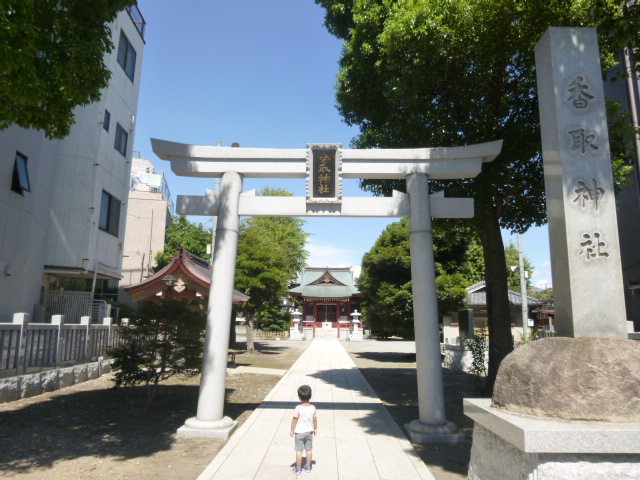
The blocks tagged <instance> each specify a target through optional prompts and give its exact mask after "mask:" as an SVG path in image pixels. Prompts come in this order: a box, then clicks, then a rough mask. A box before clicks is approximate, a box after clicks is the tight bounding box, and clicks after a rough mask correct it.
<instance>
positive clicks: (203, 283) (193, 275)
mask: <svg viewBox="0 0 640 480" xmlns="http://www.w3.org/2000/svg"><path fill="white" fill-rule="evenodd" d="M211 271H212V268H211V266H210V265H209V262H208V261H206V260H203V259H202V258H200V257H197V256H196V255H194V254H193V253H191V252H189V251H188V250H185V249H184V248H182V246H179V247H178V251H177V252H176V254H175V255H174V256H173V258H172V259H171V262H169V264H168V265H167V266H166V267H164V268H163V269H162V270H159V271H158V272H156V273H154V274H153V275H151V276H150V277H149V278H147V279H146V280H144V281H143V282H140V283H138V284H137V285H131V286H129V287H125V288H124V289H123V290H124V291H125V292H127V293H128V294H129V295H131V299H132V300H133V301H134V302H135V301H138V300H153V301H160V300H165V299H167V298H168V296H169V295H171V298H176V299H183V300H194V299H196V298H200V299H202V301H203V302H207V301H208V300H209V288H210V286H211ZM169 275H173V277H175V279H176V284H175V285H174V286H173V287H171V288H170V287H168V286H167V285H166V284H165V282H164V280H165V278H166V277H168V276H169ZM249 298H250V297H249V296H248V295H245V294H244V293H241V292H239V291H237V290H234V291H233V303H235V304H244V303H245V302H246V301H247V300H249Z"/></svg>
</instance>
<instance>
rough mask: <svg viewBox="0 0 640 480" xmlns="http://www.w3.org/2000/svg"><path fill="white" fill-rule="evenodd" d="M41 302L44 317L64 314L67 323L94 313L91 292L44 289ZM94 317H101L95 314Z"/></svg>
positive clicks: (77, 320) (76, 321)
mask: <svg viewBox="0 0 640 480" xmlns="http://www.w3.org/2000/svg"><path fill="white" fill-rule="evenodd" d="M40 304H41V305H43V306H44V310H45V311H44V318H51V317H52V316H53V315H64V319H65V322H66V323H80V318H82V317H89V316H91V314H92V310H93V295H92V293H91V292H71V291H68V290H44V291H43V292H42V297H41V299H40ZM105 316H107V315H105ZM93 318H101V317H99V316H94V317H93Z"/></svg>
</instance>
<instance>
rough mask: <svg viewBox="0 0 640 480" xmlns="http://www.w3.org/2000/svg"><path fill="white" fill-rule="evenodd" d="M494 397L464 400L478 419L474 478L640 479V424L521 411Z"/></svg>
mask: <svg viewBox="0 0 640 480" xmlns="http://www.w3.org/2000/svg"><path fill="white" fill-rule="evenodd" d="M490 402H491V401H490V400H489V399H465V400H464V413H465V414H466V415H467V416H468V417H470V418H471V419H472V420H474V422H475V426H474V429H473V447H472V449H471V459H470V461H469V475H468V478H469V479H472V480H493V479H496V478H508V479H510V480H532V479H537V480H560V479H563V480H564V479H580V478H588V479H589V480H613V479H629V478H640V424H624V423H612V422H594V421H566V420H559V419H554V418H549V417H533V416H529V415H519V414H514V413H508V412H506V411H505V410H503V409H496V408H492V407H491V406H490Z"/></svg>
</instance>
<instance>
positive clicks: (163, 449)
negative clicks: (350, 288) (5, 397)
mask: <svg viewBox="0 0 640 480" xmlns="http://www.w3.org/2000/svg"><path fill="white" fill-rule="evenodd" d="M309 343H310V342H293V341H281V342H278V341H269V342H259V351H257V352H246V351H244V350H242V347H243V345H240V347H241V348H240V350H239V351H238V353H237V355H236V366H251V367H260V368H264V369H269V368H270V369H279V370H286V369H288V368H289V367H291V365H293V363H294V362H295V361H296V360H297V359H298V357H299V356H300V354H301V353H302V351H303V350H304V349H305V348H306V347H307V346H308V345H309ZM342 345H343V346H344V347H345V349H346V350H347V351H348V352H349V354H350V355H351V358H352V359H353V360H354V362H355V363H356V365H357V366H358V368H359V369H360V371H361V372H362V374H363V375H364V376H365V378H366V379H367V381H368V382H369V383H370V385H371V386H372V387H373V389H374V390H375V391H376V393H377V394H378V396H379V397H380V399H381V400H382V401H383V403H384V404H385V405H386V406H387V408H388V410H389V412H390V413H391V415H392V416H393V418H394V419H395V420H396V422H397V423H398V424H399V425H400V426H401V427H403V428H404V425H405V424H406V423H409V422H410V421H411V420H414V419H416V418H418V416H419V414H418V398H417V391H416V385H417V383H416V364H415V361H416V360H415V344H414V343H413V342H408V341H394V340H387V341H373V340H365V341H364V342H353V343H351V342H344V343H342ZM230 367H233V366H232V365H230ZM239 370H241V369H234V368H230V369H229V371H230V372H232V373H230V374H229V375H228V377H227V385H226V386H227V391H226V396H227V406H226V410H225V415H228V416H230V417H231V418H234V419H237V420H238V421H239V422H240V423H241V424H242V423H243V422H244V421H245V420H246V419H247V418H248V417H249V415H251V413H252V412H253V410H254V409H255V408H256V407H257V406H258V405H259V404H260V402H261V401H262V400H263V399H264V397H265V396H266V395H267V394H268V393H269V392H270V391H271V389H272V388H273V386H274V385H275V384H276V383H277V382H278V381H279V380H280V377H279V376H276V375H263V374H260V375H257V374H248V373H247V374H245V373H235V372H237V371H239ZM199 383H200V378H199V377H174V378H171V379H168V380H166V381H164V382H162V385H161V386H160V390H159V391H158V393H157V398H156V400H155V401H154V404H153V405H152V406H151V407H148V408H147V407H144V396H145V392H144V387H135V388H126V389H113V388H112V386H113V383H112V382H111V381H110V380H109V379H108V378H107V377H103V378H100V379H97V380H92V381H89V382H85V383H81V384H78V385H75V386H73V387H70V388H67V389H64V390H60V391H58V392H52V393H47V394H45V395H41V396H38V397H33V398H28V399H23V400H19V401H17V402H12V403H6V404H0V445H1V446H2V447H1V448H0V477H7V478H15V479H18V480H44V479H46V480H69V479H82V480H96V479H108V480H151V479H154V480H155V479H159V478H160V479H163V480H185V479H195V478H197V477H198V475H199V474H200V473H201V472H202V471H203V470H204V469H205V468H206V466H207V465H208V464H209V463H210V462H211V460H213V458H214V457H215V455H216V454H217V453H218V452H219V451H220V449H221V448H222V447H223V445H224V443H223V442H222V441H219V440H210V439H192V438H178V437H177V436H176V430H177V429H178V428H179V427H180V426H182V425H183V424H184V421H185V420H186V419H187V418H189V417H192V416H194V414H195V410H196V407H197V402H198V386H199ZM444 384H445V403H446V409H447V410H446V416H447V419H448V420H451V421H453V422H455V423H456V424H457V425H458V427H459V428H460V430H461V431H462V432H463V433H464V434H465V435H466V441H465V443H463V444H460V445H424V446H421V445H414V447H415V448H416V450H417V452H418V454H419V455H420V457H421V458H422V460H423V461H424V462H425V464H426V465H427V467H428V468H429V470H430V471H431V472H432V473H433V475H434V476H435V477H436V479H437V480H462V479H465V478H466V477H467V469H468V464H469V454H470V449H471V433H472V428H473V423H472V422H471V421H470V420H469V419H468V418H467V417H465V416H464V414H463V413H462V398H464V397H477V396H478V395H477V394H476V393H475V391H474V387H473V382H472V379H471V377H470V376H469V375H467V374H464V373H454V372H451V371H449V370H446V369H445V370H444Z"/></svg>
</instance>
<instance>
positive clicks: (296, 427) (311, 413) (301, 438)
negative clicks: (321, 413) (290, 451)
mask: <svg viewBox="0 0 640 480" xmlns="http://www.w3.org/2000/svg"><path fill="white" fill-rule="evenodd" d="M298 398H299V399H300V405H298V406H296V409H295V410H294V411H293V419H292V420H291V436H292V437H293V436H295V440H296V442H295V443H296V475H300V474H301V473H302V451H303V450H304V451H306V453H307V461H306V464H305V467H304V469H305V471H306V472H308V473H310V472H311V465H312V460H313V436H314V435H317V434H318V416H317V413H316V407H314V406H313V405H311V404H310V403H309V400H311V387H310V386H309V385H302V386H301V387H300V388H298Z"/></svg>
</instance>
